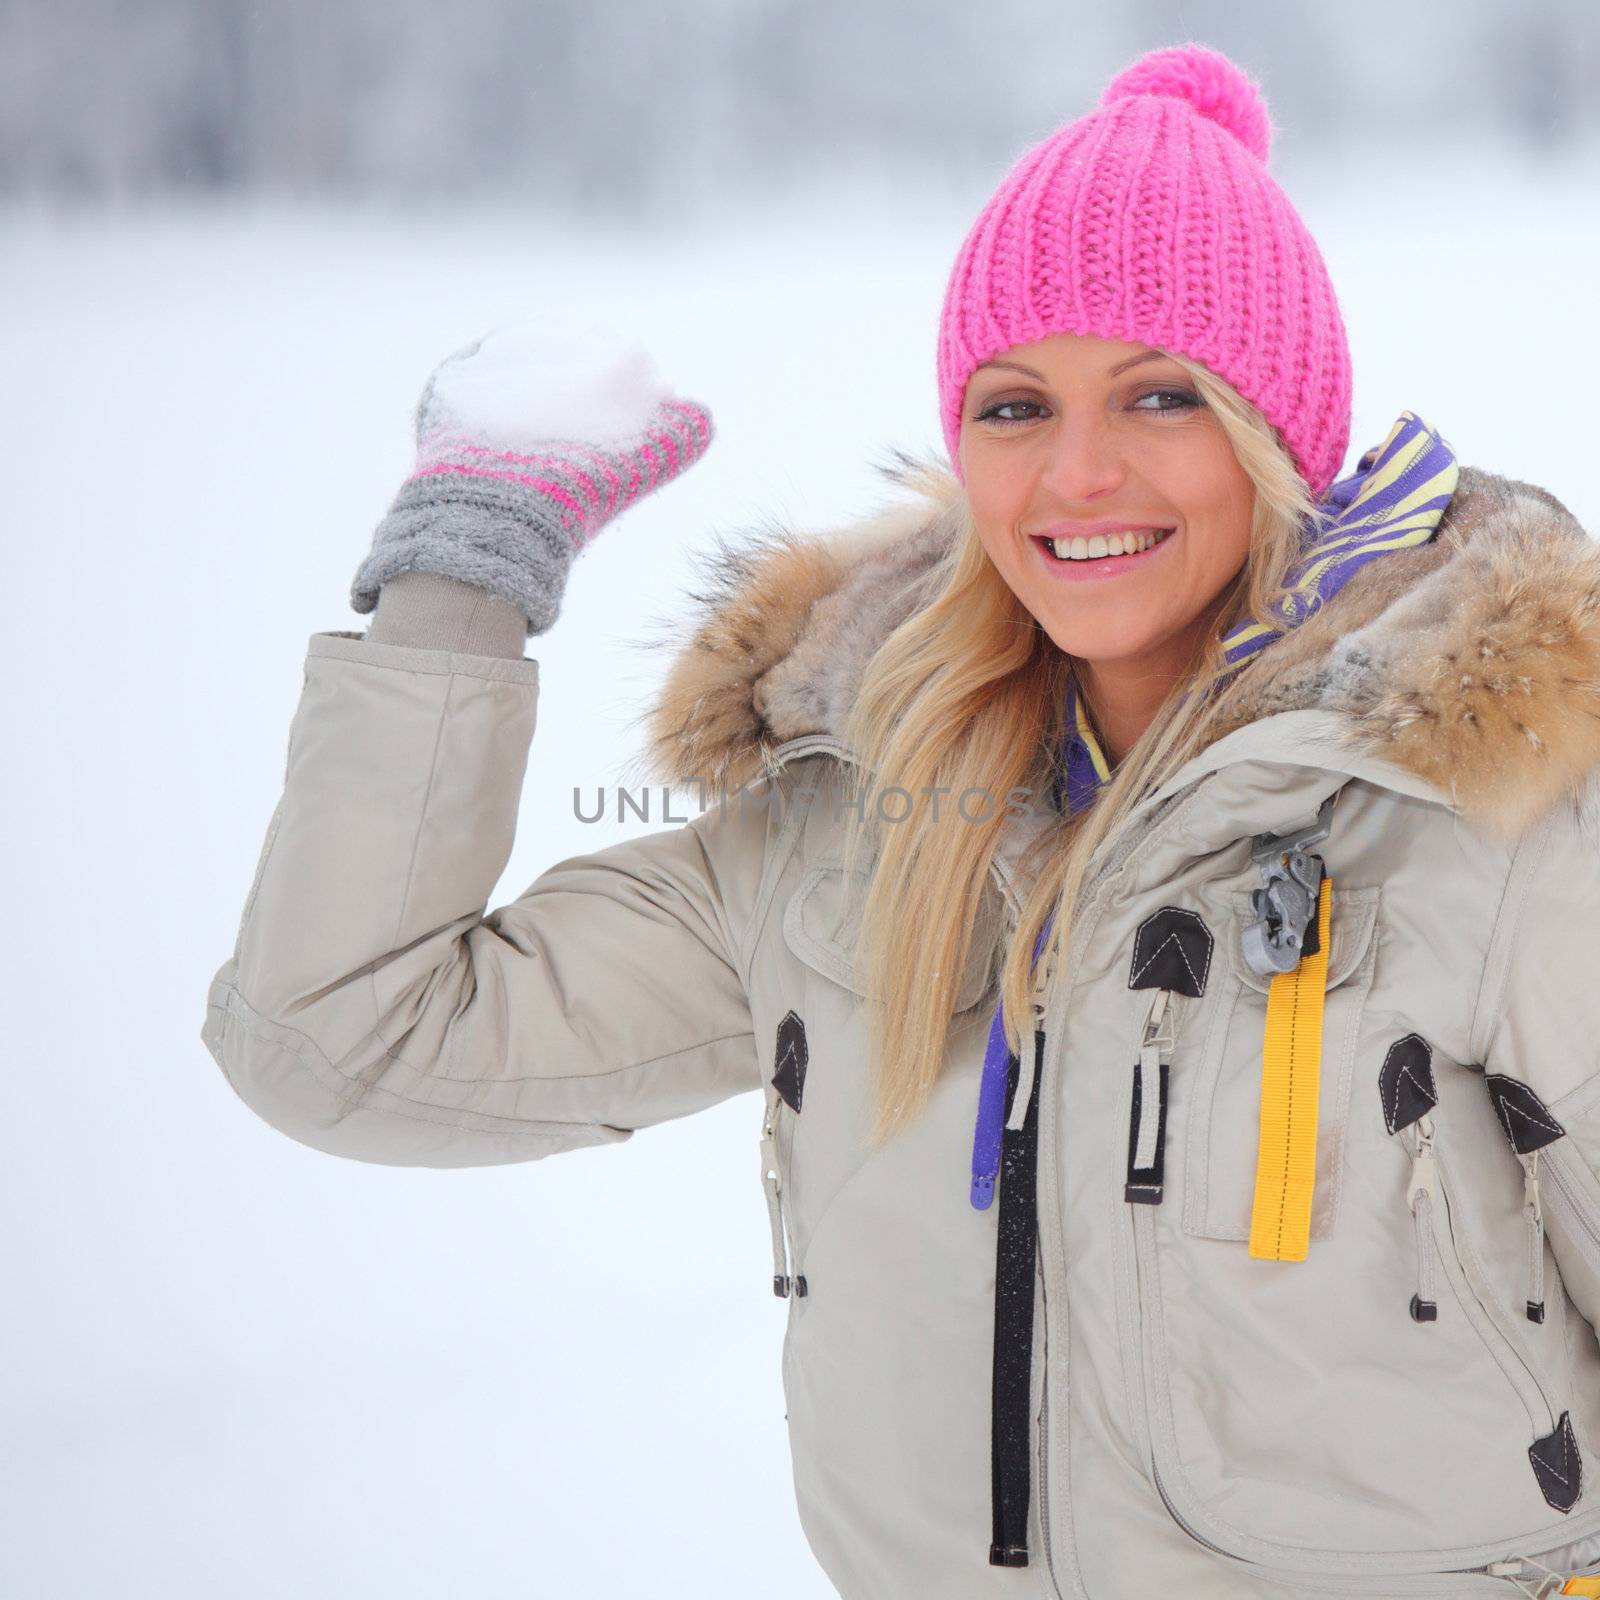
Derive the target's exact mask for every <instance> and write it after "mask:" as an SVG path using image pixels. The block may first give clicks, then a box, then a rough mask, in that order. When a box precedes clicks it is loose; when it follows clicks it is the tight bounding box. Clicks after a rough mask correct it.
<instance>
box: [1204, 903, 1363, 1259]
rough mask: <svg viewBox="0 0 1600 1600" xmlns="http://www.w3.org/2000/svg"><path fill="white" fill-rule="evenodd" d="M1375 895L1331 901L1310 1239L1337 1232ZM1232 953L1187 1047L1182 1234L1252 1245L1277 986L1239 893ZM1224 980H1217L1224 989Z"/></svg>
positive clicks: (1223, 959)
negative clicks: (1248, 959) (1251, 961)
mask: <svg viewBox="0 0 1600 1600" xmlns="http://www.w3.org/2000/svg"><path fill="white" fill-rule="evenodd" d="M1378 896H1379V890H1378V889H1377V888H1376V887H1372V888H1365V889H1340V888H1338V887H1337V886H1335V887H1334V888H1333V889H1332V891H1331V894H1330V899H1329V919H1328V920H1329V940H1328V978H1327V993H1326V998H1325V1000H1324V1005H1323V1016H1322V1056H1321V1065H1320V1068H1319V1070H1318V1079H1317V1163H1316V1185H1315V1188H1314V1189H1313V1191H1312V1199H1311V1230H1310V1237H1311V1238H1313V1239H1325V1238H1327V1237H1328V1236H1329V1235H1330V1234H1331V1233H1332V1232H1333V1229H1334V1224H1335V1222H1336V1220H1337V1217H1338V1210H1339V1190H1340V1186H1341V1183H1342V1181H1343V1177H1344V1144H1345V1129H1346V1126H1347V1124H1348V1122H1349V1117H1350V1087H1351V1080H1352V1076H1353V1073H1354V1066H1355V1053H1356V1048H1357V1044H1358V1041H1359V1039H1360V1036H1361V1025H1362V1019H1363V1014H1364V1012H1365V1009H1366V1002H1367V995H1368V992H1369V991H1370V990H1371V988H1372V975H1373V970H1374V967H1375V964H1376V961H1377V943H1378V941H1377V939H1376V938H1375V937H1374V934H1375V931H1376V928H1377V920H1378ZM1229 900H1230V902H1231V905H1230V916H1229V922H1228V927H1227V930H1226V939H1225V941H1224V940H1219V943H1225V944H1226V949H1225V950H1219V951H1218V952H1217V956H1218V959H1217V962H1216V968H1217V969H1219V970H1214V971H1213V974H1212V980H1211V981H1212V983H1213V984H1215V985H1216V993H1215V997H1214V998H1212V999H1210V1000H1209V1003H1208V1004H1206V1005H1204V1007H1203V1008H1202V1009H1200V1010H1199V1011H1198V1012H1197V1013H1196V1014H1195V1016H1194V1018H1193V1019H1192V1021H1191V1024H1190V1025H1191V1027H1193V1028H1195V1029H1196V1032H1195V1033H1194V1034H1191V1035H1190V1037H1189V1038H1188V1039H1187V1040H1186V1041H1183V1042H1180V1044H1179V1047H1178V1050H1179V1058H1180V1060H1183V1061H1188V1062H1191V1063H1192V1065H1191V1066H1189V1067H1187V1068H1184V1069H1183V1070H1184V1071H1185V1075H1186V1076H1187V1077H1188V1083H1189V1102H1190V1114H1189V1119H1188V1121H1189V1128H1188V1141H1187V1145H1186V1148H1185V1161H1184V1166H1185V1175H1186V1176H1185V1183H1184V1204H1183V1229H1184V1232H1185V1233H1188V1234H1192V1235H1194V1236H1195V1237H1197V1238H1202V1239H1240V1240H1245V1241H1248V1240H1249V1238H1250V1216H1251V1211H1252V1209H1253V1207H1254V1203H1255V1186H1256V1165H1257V1156H1258V1153H1259V1142H1260V1133H1261V1071H1262V1045H1263V1041H1264V1038H1265V1034H1266V1025H1267V992H1268V989H1269V987H1270V985H1271V981H1272V980H1271V979H1270V978H1268V977H1262V976H1260V975H1258V974H1257V973H1254V972H1252V971H1251V970H1250V968H1249V967H1248V966H1247V965H1246V963H1245V959H1244V948H1243V944H1242V935H1243V932H1244V930H1245V928H1246V927H1248V926H1249V925H1250V923H1252V922H1253V921H1254V920H1255V917H1254V914H1253V912H1252V911H1251V908H1250V891H1249V890H1248V889H1239V890H1235V891H1233V892H1232V893H1231V894H1230V896H1229ZM1219 979H1220V981H1219Z"/></svg>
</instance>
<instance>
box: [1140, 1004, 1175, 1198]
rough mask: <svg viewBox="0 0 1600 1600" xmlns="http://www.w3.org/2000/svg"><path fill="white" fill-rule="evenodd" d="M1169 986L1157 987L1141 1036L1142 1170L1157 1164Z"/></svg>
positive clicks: (1169, 1040)
mask: <svg viewBox="0 0 1600 1600" xmlns="http://www.w3.org/2000/svg"><path fill="white" fill-rule="evenodd" d="M1171 997H1172V991H1171V990H1170V989H1157V990H1156V992H1155V994H1154V995H1152V996H1151V999H1150V1009H1149V1010H1148V1011H1147V1012H1146V1013H1145V1019H1144V1028H1143V1030H1142V1032H1141V1034H1140V1038H1139V1138H1138V1142H1137V1144H1136V1145H1135V1146H1134V1155H1133V1164H1134V1166H1136V1167H1139V1168H1140V1169H1141V1170H1142V1169H1144V1168H1148V1167H1152V1166H1154V1165H1155V1159H1156V1132H1157V1130H1158V1129H1159V1127H1160V1125H1161V1123H1160V1105H1161V1058H1162V1055H1163V1054H1165V1055H1166V1057H1167V1059H1168V1060H1169V1061H1170V1060H1171V1059H1172V1044H1173V1010H1172V1007H1171V1006H1169V1005H1168V1004H1167V1002H1168V1001H1169V1000H1170V999H1171Z"/></svg>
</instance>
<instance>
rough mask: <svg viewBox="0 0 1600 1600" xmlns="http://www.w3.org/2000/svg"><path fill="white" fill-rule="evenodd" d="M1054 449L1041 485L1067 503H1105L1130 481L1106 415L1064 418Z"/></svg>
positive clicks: (1056, 432)
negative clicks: (1095, 501) (1093, 501)
mask: <svg viewBox="0 0 1600 1600" xmlns="http://www.w3.org/2000/svg"><path fill="white" fill-rule="evenodd" d="M1051 446H1052V448H1051V451H1050V457H1049V460H1048V461H1047V462H1046V464H1045V468H1044V471H1043V474H1042V476H1041V486H1042V487H1043V488H1046V489H1048V490H1049V491H1050V492H1051V493H1052V494H1054V495H1055V496H1056V497H1057V498H1059V499H1060V500H1061V501H1062V502H1063V503H1064V504H1067V505H1072V504H1075V503H1087V502H1089V501H1091V500H1103V499H1104V498H1105V497H1106V496H1107V495H1110V494H1114V493H1115V492H1116V491H1117V490H1118V489H1119V488H1121V486H1122V485H1123V483H1124V482H1125V481H1126V480H1127V476H1128V469H1127V463H1126V462H1125V461H1124V460H1123V457H1122V450H1121V447H1120V445H1119V443H1118V441H1117V439H1116V438H1115V436H1114V433H1113V430H1112V428H1111V427H1110V425H1109V424H1108V422H1107V421H1106V419H1105V418H1104V416H1101V417H1098V418H1095V419H1089V418H1085V417H1078V416H1071V417H1064V418H1063V419H1062V422H1061V426H1060V427H1058V428H1057V429H1056V430H1055V437H1054V438H1053V439H1052V440H1051Z"/></svg>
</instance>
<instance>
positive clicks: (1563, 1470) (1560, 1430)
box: [1528, 1411, 1583, 1511]
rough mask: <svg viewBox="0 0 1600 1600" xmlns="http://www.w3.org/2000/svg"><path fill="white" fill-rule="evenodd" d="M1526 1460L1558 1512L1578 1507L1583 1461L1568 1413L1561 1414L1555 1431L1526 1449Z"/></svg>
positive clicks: (1570, 1416)
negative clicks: (1529, 1462)
mask: <svg viewBox="0 0 1600 1600" xmlns="http://www.w3.org/2000/svg"><path fill="white" fill-rule="evenodd" d="M1528 1460H1529V1461H1531V1462H1532V1463H1533V1475H1534V1477H1536V1478H1537V1479H1538V1480H1539V1490H1540V1492H1541V1493H1542V1494H1543V1495H1544V1497H1545V1499H1546V1500H1548V1501H1549V1502H1550V1504H1551V1505H1553V1506H1554V1507H1555V1508H1556V1510H1557V1511H1570V1510H1571V1509H1572V1508H1573V1507H1574V1506H1575V1505H1577V1503H1578V1500H1579V1498H1580V1497H1581V1496H1582V1494H1583V1457H1582V1456H1581V1455H1579V1454H1578V1441H1577V1438H1576V1437H1575V1436H1574V1434H1573V1432H1572V1415H1571V1413H1570V1412H1567V1411H1563V1412H1562V1413H1561V1420H1560V1421H1559V1422H1558V1423H1557V1424H1556V1425H1555V1427H1554V1429H1552V1430H1551V1431H1550V1432H1549V1433H1547V1434H1546V1435H1545V1436H1544V1437H1543V1438H1542V1439H1535V1440H1534V1441H1533V1443H1532V1444H1530V1445H1529V1446H1528Z"/></svg>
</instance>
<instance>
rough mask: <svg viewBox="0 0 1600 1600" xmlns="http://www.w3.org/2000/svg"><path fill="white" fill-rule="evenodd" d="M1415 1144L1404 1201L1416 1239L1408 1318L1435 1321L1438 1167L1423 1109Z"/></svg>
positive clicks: (1430, 1121) (1429, 1122)
mask: <svg viewBox="0 0 1600 1600" xmlns="http://www.w3.org/2000/svg"><path fill="white" fill-rule="evenodd" d="M1412 1126H1413V1127H1414V1128H1415V1129H1416V1130H1417V1148H1416V1151H1415V1153H1414V1154H1413V1155H1412V1158H1411V1184H1410V1187H1409V1188H1408V1189H1407V1190H1406V1204H1407V1205H1408V1206H1410V1207H1411V1217H1412V1221H1413V1222H1414V1224H1415V1230H1416V1239H1417V1290H1416V1293H1415V1294H1413V1295H1412V1296H1411V1320H1412V1321H1413V1322H1436V1321H1437V1320H1438V1318H1439V1304H1438V1301H1437V1300H1436V1299H1435V1298H1434V1290H1433V1203H1434V1196H1435V1195H1436V1194H1437V1193H1438V1185H1439V1169H1438V1166H1437V1164H1436V1163H1435V1161H1434V1157H1433V1118H1432V1117H1430V1116H1429V1115H1428V1114H1427V1113H1426V1112H1424V1113H1423V1114H1422V1116H1420V1117H1418V1118H1417V1120H1416V1121H1415V1122H1414V1123H1413V1124H1412Z"/></svg>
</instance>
